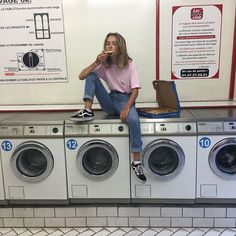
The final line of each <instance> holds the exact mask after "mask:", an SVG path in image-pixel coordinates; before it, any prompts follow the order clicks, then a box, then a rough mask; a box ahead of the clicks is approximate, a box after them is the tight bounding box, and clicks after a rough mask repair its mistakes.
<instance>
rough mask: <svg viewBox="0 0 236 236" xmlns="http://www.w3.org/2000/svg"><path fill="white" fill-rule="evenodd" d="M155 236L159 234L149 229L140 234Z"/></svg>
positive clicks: (141, 235) (142, 235)
mask: <svg viewBox="0 0 236 236" xmlns="http://www.w3.org/2000/svg"><path fill="white" fill-rule="evenodd" d="M154 235H157V232H156V231H155V230H153V229H148V230H146V231H145V232H143V233H141V234H140V236H154Z"/></svg>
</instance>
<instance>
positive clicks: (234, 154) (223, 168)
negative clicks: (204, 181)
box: [209, 138, 236, 179]
mask: <svg viewBox="0 0 236 236" xmlns="http://www.w3.org/2000/svg"><path fill="white" fill-rule="evenodd" d="M209 165H210V167H211V169H212V171H213V172H214V173H215V174H216V175H217V176H219V177H221V178H223V179H236V139H234V138H227V139H223V140H221V141H220V142H218V143H217V144H215V146H214V147H213V148H212V150H211V152H210V154H209Z"/></svg>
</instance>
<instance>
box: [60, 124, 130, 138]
mask: <svg viewBox="0 0 236 236" xmlns="http://www.w3.org/2000/svg"><path fill="white" fill-rule="evenodd" d="M91 134H92V135H101V136H104V135H105V136H116V135H117V136H119V135H126V136H127V135H128V134H129V129H128V126H127V124H122V123H117V124H66V125H65V135H66V136H77V135H81V136H88V135H91Z"/></svg>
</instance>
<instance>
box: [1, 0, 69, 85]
mask: <svg viewBox="0 0 236 236" xmlns="http://www.w3.org/2000/svg"><path fill="white" fill-rule="evenodd" d="M0 35H1V37H0V55H1V56H0V83H12V84H14V83H51V82H67V66H66V50H65V34H64V22H63V7H62V0H53V1H48V0H0Z"/></svg>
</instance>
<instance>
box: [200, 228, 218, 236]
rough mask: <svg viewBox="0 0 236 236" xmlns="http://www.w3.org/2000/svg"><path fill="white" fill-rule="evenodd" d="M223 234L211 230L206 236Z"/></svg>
mask: <svg viewBox="0 0 236 236" xmlns="http://www.w3.org/2000/svg"><path fill="white" fill-rule="evenodd" d="M220 234H221V233H220V232H219V231H217V230H215V229H210V230H209V231H208V232H206V233H205V234H204V236H219V235H220Z"/></svg>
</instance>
